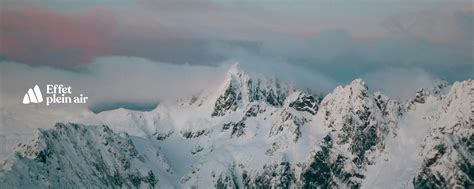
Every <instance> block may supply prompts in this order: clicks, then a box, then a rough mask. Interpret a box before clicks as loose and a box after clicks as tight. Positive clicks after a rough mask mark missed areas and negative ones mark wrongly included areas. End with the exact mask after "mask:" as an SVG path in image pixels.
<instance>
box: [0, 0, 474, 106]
mask: <svg viewBox="0 0 474 189" xmlns="http://www.w3.org/2000/svg"><path fill="white" fill-rule="evenodd" d="M473 23H474V5H473V2H472V1H471V0H448V1H441V0H419V1H411V0H361V1H340V0H335V1H326V0H312V1H309V0H307V1H305V0H296V1H284V0H241V1H235V0H221V1H217V0H199V1H198V0H100V1H96V0H80V1H79V0H70V1H62V0H43V1H35V0H3V1H1V2H0V68H1V70H0V71H1V77H0V79H1V80H0V84H1V85H0V89H1V90H2V91H1V92H2V96H3V97H2V99H3V100H2V101H3V104H8V103H9V102H10V100H9V99H7V98H6V97H5V96H12V97H14V96H15V95H17V94H16V93H24V92H23V91H24V90H27V89H28V88H29V87H31V86H30V85H31V84H33V83H34V82H39V83H46V82H63V83H64V82H68V83H74V84H75V85H76V86H78V87H80V89H82V90H85V91H89V93H91V95H93V97H94V98H93V99H95V100H96V101H95V103H100V99H104V98H106V97H107V96H111V95H110V93H105V92H104V93H99V92H97V91H102V90H101V87H103V86H107V87H106V89H107V90H104V91H109V92H111V91H112V92H113V94H114V95H113V96H114V98H116V100H117V101H132V102H137V103H138V102H139V103H147V102H156V101H160V100H163V99H169V98H172V97H175V96H181V95H182V94H188V93H192V92H196V91H198V89H199V88H204V87H205V85H206V84H208V82H209V81H215V80H217V79H218V78H220V77H221V76H222V72H225V67H226V66H228V65H230V64H232V62H239V64H240V66H241V67H242V68H243V69H244V70H245V71H247V72H250V73H264V74H271V75H276V76H278V77H281V78H283V79H285V80H288V81H290V82H293V83H295V84H296V85H297V86H298V87H300V88H305V89H310V90H313V91H316V92H323V93H328V92H330V91H331V90H332V89H333V88H334V87H335V86H337V85H341V84H346V83H348V82H350V81H351V80H353V79H356V78H363V79H364V80H366V82H367V84H368V85H369V87H372V89H373V90H381V91H382V92H385V93H386V94H388V95H389V96H391V97H395V98H408V97H410V96H412V94H413V93H414V92H413V91H416V90H417V89H418V88H420V87H425V86H429V85H430V84H431V83H432V82H433V81H435V80H437V79H443V80H447V81H449V82H454V81H459V80H465V79H469V78H473V75H474V57H473V56H474V52H473V51H474V45H473V41H474V36H473V35H474V24H473ZM13 73H15V74H13ZM124 75H126V76H127V77H126V79H124V78H123V76H124ZM91 78H94V79H91ZM33 81H34V82H33ZM117 83H125V85H118V84H117ZM137 83H138V85H137ZM173 86H174V87H173ZM176 86H180V87H176ZM7 88H8V91H7ZM13 88H14V89H15V90H13ZM130 91H140V92H135V94H130ZM163 91H164V92H163ZM177 94H181V95H177ZM131 96H132V97H131ZM15 103H16V101H15Z"/></svg>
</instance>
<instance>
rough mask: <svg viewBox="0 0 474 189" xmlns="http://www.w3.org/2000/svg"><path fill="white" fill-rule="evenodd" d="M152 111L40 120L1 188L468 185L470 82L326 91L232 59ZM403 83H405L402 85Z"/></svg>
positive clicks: (359, 84)
mask: <svg viewBox="0 0 474 189" xmlns="http://www.w3.org/2000/svg"><path fill="white" fill-rule="evenodd" d="M218 83H219V84H218V85H215V86H214V85H209V87H206V88H203V89H202V90H201V91H200V92H198V93H195V95H191V96H188V97H185V98H181V99H180V100H176V101H168V102H163V103H160V104H159V105H158V107H156V108H155V109H154V110H152V111H146V112H142V111H132V110H127V109H116V110H110V111H103V112H100V113H98V114H94V113H89V114H84V116H82V117H80V118H79V119H76V120H75V121H74V122H73V123H57V124H55V125H54V127H53V128H50V129H40V130H38V131H37V132H36V134H35V135H34V136H32V138H31V140H30V141H29V142H24V143H22V144H20V145H18V147H17V148H16V150H15V151H16V152H15V154H14V155H12V156H10V157H9V159H8V160H7V161H5V163H3V164H2V171H1V172H0V183H1V184H2V185H4V186H7V187H8V188H25V187H33V186H34V187H40V188H49V187H52V188H57V187H72V188H75V187H78V186H82V187H93V188H110V187H113V188H153V187H155V188H188V187H189V188H193V187H197V188H318V187H319V188H328V187H331V188H427V187H428V188H440V187H441V188H456V187H461V188H469V187H470V186H472V185H473V184H474V178H472V175H473V174H472V171H473V170H474V168H473V167H472V162H473V161H474V159H473V153H474V151H473V149H474V148H473V146H472V144H473V143H472V141H473V140H474V136H473V131H474V129H473V127H474V125H473V124H472V123H473V120H472V112H471V111H472V105H471V103H470V102H471V101H472V100H473V99H472V98H473V95H472V91H473V90H474V83H473V81H472V80H466V81H460V82H455V83H453V84H452V85H450V84H448V83H447V82H442V81H439V82H435V83H433V84H432V86H431V87H429V88H423V89H420V90H418V91H414V92H413V95H412V97H411V98H409V99H406V100H399V99H394V98H390V97H388V96H386V95H384V94H383V93H381V92H374V91H372V90H371V89H370V86H368V85H367V84H366V83H365V82H364V81H363V80H361V79H355V80H353V81H352V82H350V83H349V84H346V85H343V86H338V87H336V88H335V89H334V90H332V91H331V92H329V93H327V94H325V93H324V94H322V93H309V92H307V91H306V90H301V89H299V88H298V87H295V86H294V85H292V84H291V83H288V82H285V81H282V80H279V79H278V78H276V77H266V76H252V75H248V74H247V73H246V72H245V71H243V70H242V69H240V68H239V66H238V65H233V66H231V68H230V69H229V70H228V71H227V72H226V74H225V76H224V79H223V80H221V81H219V82H218ZM400 86H403V84H400Z"/></svg>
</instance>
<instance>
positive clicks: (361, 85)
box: [350, 78, 368, 90]
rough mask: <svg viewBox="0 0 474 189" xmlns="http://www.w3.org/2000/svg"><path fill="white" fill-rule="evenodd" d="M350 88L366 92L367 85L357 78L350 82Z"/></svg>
mask: <svg viewBox="0 0 474 189" xmlns="http://www.w3.org/2000/svg"><path fill="white" fill-rule="evenodd" d="M350 86H351V87H357V88H361V89H365V90H367V89H368V87H367V85H366V84H365V82H364V80H362V79H360V78H358V79H355V80H353V81H352V82H351V84H350Z"/></svg>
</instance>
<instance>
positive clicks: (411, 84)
mask: <svg viewBox="0 0 474 189" xmlns="http://www.w3.org/2000/svg"><path fill="white" fill-rule="evenodd" d="M362 78H363V79H364V80H365V81H366V83H367V85H368V86H369V88H370V89H371V90H372V91H382V92H383V93H384V94H386V95H388V96H390V97H392V98H398V99H408V98H412V97H413V96H414V94H415V92H416V91H417V90H418V89H420V88H429V87H432V86H433V83H434V81H435V79H434V78H433V76H431V75H430V74H429V73H427V72H426V71H423V70H421V69H417V68H413V69H407V68H389V69H384V70H379V71H376V72H372V73H368V74H366V75H364V76H363V77H362Z"/></svg>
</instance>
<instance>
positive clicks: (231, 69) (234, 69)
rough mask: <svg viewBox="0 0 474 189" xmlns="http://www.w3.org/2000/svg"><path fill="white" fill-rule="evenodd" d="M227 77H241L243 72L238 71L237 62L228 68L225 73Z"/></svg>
mask: <svg viewBox="0 0 474 189" xmlns="http://www.w3.org/2000/svg"><path fill="white" fill-rule="evenodd" d="M227 73H228V74H229V75H241V74H242V73H243V71H242V70H241V69H240V66H239V62H235V63H234V64H232V65H231V66H230V67H229V70H228V71H227Z"/></svg>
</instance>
